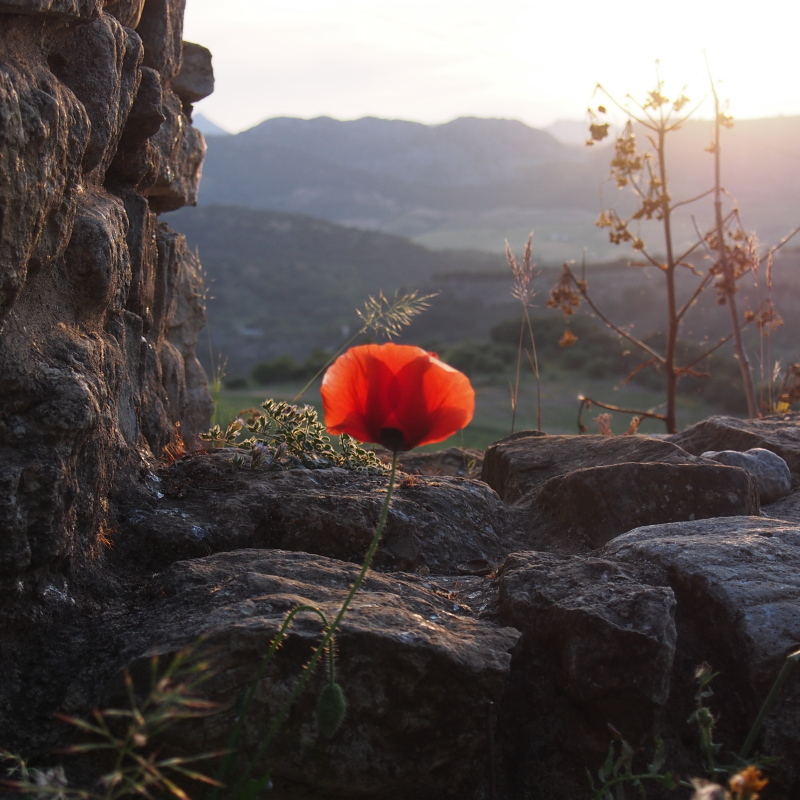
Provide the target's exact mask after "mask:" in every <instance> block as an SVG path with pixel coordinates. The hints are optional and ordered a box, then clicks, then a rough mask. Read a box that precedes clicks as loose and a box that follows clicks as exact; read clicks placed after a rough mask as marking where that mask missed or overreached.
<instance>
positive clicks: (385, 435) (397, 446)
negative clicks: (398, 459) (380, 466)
mask: <svg viewBox="0 0 800 800" xmlns="http://www.w3.org/2000/svg"><path fill="white" fill-rule="evenodd" d="M380 435H381V444H382V445H383V446H384V447H385V448H386V449H387V450H391V451H392V452H393V453H396V452H397V451H398V450H404V449H406V437H405V436H404V435H403V431H401V430H400V428H381V429H380Z"/></svg>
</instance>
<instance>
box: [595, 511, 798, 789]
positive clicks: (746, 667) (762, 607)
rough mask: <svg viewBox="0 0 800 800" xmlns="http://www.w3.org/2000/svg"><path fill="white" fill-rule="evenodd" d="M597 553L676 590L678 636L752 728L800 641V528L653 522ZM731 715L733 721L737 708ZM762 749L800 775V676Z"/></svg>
mask: <svg viewBox="0 0 800 800" xmlns="http://www.w3.org/2000/svg"><path fill="white" fill-rule="evenodd" d="M598 555H599V556H600V557H602V558H606V559H609V560H611V561H613V562H614V563H617V564H623V565H627V566H629V567H636V568H638V570H639V574H640V576H643V577H644V579H646V580H648V581H649V582H652V583H654V584H659V585H664V586H669V587H670V588H671V589H672V591H673V592H674V593H675V597H676V599H677V602H678V610H677V615H676V620H677V627H678V639H679V642H680V641H681V640H683V641H684V642H685V644H684V648H686V649H687V650H688V649H692V650H693V651H694V652H693V653H692V657H693V658H694V659H695V663H699V662H700V661H703V660H705V661H707V662H708V663H709V664H711V666H712V668H713V669H714V670H715V671H716V670H719V671H720V672H721V673H722V674H721V675H720V677H719V679H718V681H720V682H721V683H722V685H725V684H727V685H728V686H729V687H732V688H733V690H734V691H735V693H736V695H737V696H738V697H739V698H741V699H742V700H743V702H744V711H743V715H742V716H743V718H742V719H740V720H739V724H740V726H741V728H743V730H744V731H746V730H747V728H748V727H749V725H750V724H751V723H752V722H753V720H754V718H755V714H756V712H757V710H758V708H759V707H760V704H761V703H762V702H763V700H764V698H765V697H766V694H767V692H768V690H769V688H770V686H771V685H772V682H773V681H774V679H775V678H776V676H777V675H778V672H779V671H780V669H781V667H782V666H783V663H784V660H785V658H786V656H787V655H788V654H789V653H790V652H792V651H793V650H796V649H798V647H800V528H798V526H797V525H796V524H791V523H786V522H782V521H778V520H772V519H763V518H752V517H726V518H720V519H708V520H701V521H697V522H682V523H674V524H671V525H652V526H649V527H645V528H639V529H638V530H635V531H631V532H630V533H627V534H625V535H623V536H620V537H618V538H616V539H614V540H613V541H612V542H610V543H609V544H608V545H606V546H605V547H604V548H603V549H602V550H600V551H598ZM685 655H686V654H685ZM727 713H728V720H729V721H730V716H731V714H732V713H734V712H732V709H728V711H727ZM761 750H762V752H765V753H769V754H770V755H774V756H781V757H782V758H783V765H784V766H783V767H781V768H780V769H781V770H783V769H786V770H790V771H791V770H794V771H795V773H794V776H793V778H791V779H792V780H798V776H797V774H796V765H797V764H799V763H800V674H795V675H793V676H792V678H791V679H790V681H789V683H787V684H786V686H785V687H784V691H783V694H782V696H781V699H780V701H779V702H778V703H777V704H776V706H775V708H774V709H773V711H772V714H771V715H770V717H769V718H768V720H767V724H766V727H765V735H764V738H763V740H762V746H761ZM776 769H777V768H776Z"/></svg>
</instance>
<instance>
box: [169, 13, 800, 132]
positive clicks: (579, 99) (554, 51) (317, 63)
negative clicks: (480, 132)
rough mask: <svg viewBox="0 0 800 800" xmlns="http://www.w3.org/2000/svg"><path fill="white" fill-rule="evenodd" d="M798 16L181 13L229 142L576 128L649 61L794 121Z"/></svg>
mask: <svg viewBox="0 0 800 800" xmlns="http://www.w3.org/2000/svg"><path fill="white" fill-rule="evenodd" d="M628 8H630V9H631V10H627V9H628ZM792 16H794V17H795V19H794V20H793V21H792V20H790V19H789V17H792ZM799 16H800V12H797V11H795V10H794V9H792V8H789V7H787V6H782V7H780V8H779V7H778V5H777V4H774V3H770V2H767V3H762V4H760V6H759V7H758V8H751V9H750V10H749V11H748V17H747V19H746V20H745V19H743V18H742V16H741V15H739V14H736V13H735V12H734V11H733V10H732V9H730V8H729V7H720V5H719V4H716V3H702V2H701V3H698V2H696V0H673V2H671V3H670V4H669V6H668V7H666V6H664V5H658V4H650V5H644V6H642V5H640V6H636V7H626V6H624V5H623V6H618V7H617V8H616V10H610V9H609V8H608V6H606V5H604V4H602V3H597V2H587V0H578V1H577V2H572V3H560V4H559V3H533V4H532V3H529V2H520V0H492V2H489V0H293V2H291V3H289V2H279V1H278V0H275V1H273V0H268V2H264V0H230V2H228V3H226V4H224V8H222V4H220V3H218V2H217V0H188V2H187V8H186V23H185V25H186V26H185V38H186V39H188V40H190V41H197V42H200V43H202V44H205V45H206V46H207V47H209V48H210V49H211V51H212V53H213V54H214V68H215V73H216V76H217V90H216V93H215V94H214V95H212V96H211V97H210V98H208V99H207V100H205V101H203V105H202V106H201V107H200V110H201V111H202V112H203V113H205V114H207V115H209V116H211V117H213V118H214V119H215V120H217V121H218V122H219V123H220V124H222V125H224V126H226V127H228V128H229V129H231V130H239V129H242V128H245V127H248V126H250V125H254V124H257V123H258V122H260V121H261V120H263V119H265V118H267V117H273V116H281V115H286V116H300V117H313V116H319V115H324V114H327V115H330V116H334V117H337V118H340V119H352V118H357V117H361V116H367V115H373V116H381V117H389V118H404V119H413V120H419V121H422V122H445V121H448V120H450V119H453V118H454V117H458V116H483V117H492V116H494V117H511V118H518V119H522V120H523V121H525V122H527V123H529V124H531V125H535V126H543V125H547V124H549V123H550V122H553V121H554V120H556V119H559V118H572V119H578V118H580V117H581V116H582V114H583V112H584V110H585V107H586V106H587V105H588V104H589V103H590V102H591V99H592V91H593V88H594V86H595V85H596V84H597V83H602V84H603V85H604V86H606V87H607V88H608V89H609V90H610V91H611V92H612V93H614V94H615V95H618V96H624V95H625V94H626V93H630V94H632V95H634V96H635V97H640V96H642V95H643V94H644V93H645V92H646V91H647V90H648V89H650V88H652V85H653V83H654V80H655V61H656V59H659V60H660V62H661V65H662V71H663V74H664V76H665V77H666V78H667V79H668V81H669V83H670V84H674V85H675V86H677V88H678V89H680V88H681V87H682V86H683V85H684V84H686V85H687V87H688V93H689V94H690V96H691V97H692V98H693V99H694V98H699V97H700V96H702V95H703V94H705V93H706V91H707V88H708V75H707V71H706V57H707V58H708V62H709V63H710V65H711V68H712V70H713V74H714V76H715V78H716V79H717V80H718V81H720V84H719V86H720V93H721V96H722V97H723V98H728V99H730V102H731V111H732V113H733V114H734V116H735V117H739V118H743V117H759V116H775V115H778V114H784V115H794V114H800V91H799V90H798V88H797V77H796V76H797V75H798V74H800V56H798V50H797V47H796V46H795V43H794V41H792V39H793V37H794V31H795V30H796V25H795V24H793V22H796V21H797V17H799Z"/></svg>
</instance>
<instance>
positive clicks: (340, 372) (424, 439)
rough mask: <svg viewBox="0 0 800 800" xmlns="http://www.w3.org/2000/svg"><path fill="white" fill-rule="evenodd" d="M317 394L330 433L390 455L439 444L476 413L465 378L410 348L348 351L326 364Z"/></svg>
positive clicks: (375, 347) (431, 356) (389, 346)
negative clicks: (372, 445)
mask: <svg viewBox="0 0 800 800" xmlns="http://www.w3.org/2000/svg"><path fill="white" fill-rule="evenodd" d="M321 393H322V403H323V406H324V408H325V425H326V426H327V428H328V430H329V431H330V432H331V433H348V434H350V436H353V437H354V438H356V439H358V440H360V441H362V442H375V443H376V444H382V445H383V446H384V447H386V448H387V449H389V450H394V451H398V450H411V449H412V448H414V447H419V446H420V445H423V444H431V443H433V442H441V441H442V440H444V439H446V438H447V437H448V436H452V434H454V433H455V432H456V431H459V430H461V429H462V428H463V427H465V426H466V425H467V424H468V423H469V421H470V420H471V419H472V412H473V411H474V409H475V392H474V391H473V389H472V386H471V385H470V382H469V378H467V376H466V375H464V374H463V373H461V372H459V371H458V370H456V369H453V368H452V367H450V366H448V365H447V364H445V363H444V362H443V361H440V360H439V359H438V358H437V357H436V356H435V355H434V354H433V353H428V352H426V351H425V350H422V349H421V348H419V347H412V346H410V345H399V344H383V345H377V344H367V345H362V346H361V347H353V348H352V349H350V350H348V351H347V352H346V353H344V354H343V355H341V356H339V358H337V359H336V361H334V362H333V364H331V366H330V367H329V369H328V371H327V372H326V373H325V378H324V379H323V381H322V389H321Z"/></svg>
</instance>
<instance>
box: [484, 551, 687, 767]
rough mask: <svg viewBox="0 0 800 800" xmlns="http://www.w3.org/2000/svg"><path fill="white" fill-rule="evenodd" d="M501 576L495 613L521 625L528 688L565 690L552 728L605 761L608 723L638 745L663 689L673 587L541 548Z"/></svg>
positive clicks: (670, 652)
mask: <svg viewBox="0 0 800 800" xmlns="http://www.w3.org/2000/svg"><path fill="white" fill-rule="evenodd" d="M499 582H500V595H499V612H500V617H501V619H502V620H503V621H504V622H505V623H506V624H508V625H512V626H514V627H515V628H518V629H519V630H520V631H522V640H521V642H520V648H521V650H522V651H523V653H524V655H521V656H519V658H522V659H524V660H525V661H526V663H525V664H519V665H518V667H517V668H518V669H519V670H520V673H521V674H524V675H526V676H527V679H528V681H529V684H530V685H529V691H530V692H531V693H537V692H539V693H542V692H544V693H545V694H550V696H551V698H554V697H558V696H559V695H561V696H562V700H561V702H560V703H559V704H558V714H557V715H555V716H556V717H561V719H558V718H556V719H554V720H553V725H555V726H556V728H557V729H560V734H561V736H560V738H561V739H562V740H563V744H564V745H565V746H566V747H567V748H568V749H577V750H578V751H579V752H578V755H580V756H581V757H583V759H585V760H588V761H591V760H593V759H596V758H597V757H600V758H601V759H602V756H603V755H604V754H605V752H606V750H607V748H608V739H609V734H608V727H607V725H608V723H612V724H613V725H614V726H615V727H616V728H617V729H618V730H620V731H621V732H622V733H623V735H624V736H625V738H626V740H627V741H629V742H631V743H632V744H634V745H637V744H639V743H641V742H642V741H643V739H644V737H646V735H648V734H649V733H650V731H651V730H652V729H653V725H654V723H655V720H656V719H657V717H658V715H659V713H660V711H661V709H662V708H663V706H664V704H665V703H666V701H667V697H668V695H669V678H670V671H671V669H672V662H673V658H674V655H675V643H676V633H675V623H674V612H675V598H674V596H673V593H672V590H671V589H670V588H668V587H662V586H650V585H647V584H646V583H643V582H642V581H641V580H640V579H638V578H637V577H636V576H635V575H634V574H633V571H632V570H629V569H626V568H625V567H620V566H619V565H617V564H614V563H612V562H611V561H610V560H605V559H598V558H590V557H589V558H582V557H570V556H556V555H552V554H548V553H514V554H512V555H510V556H509V557H508V559H507V560H506V562H505V564H504V565H503V567H502V569H501V570H500V573H499ZM551 703H552V700H551ZM551 703H547V702H544V701H543V706H544V707H545V708H546V707H547V706H548V705H550V704H551ZM581 732H582V736H581ZM576 745H577V746H576Z"/></svg>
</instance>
